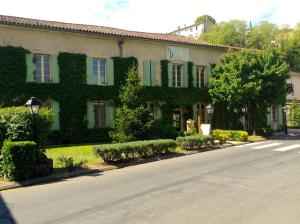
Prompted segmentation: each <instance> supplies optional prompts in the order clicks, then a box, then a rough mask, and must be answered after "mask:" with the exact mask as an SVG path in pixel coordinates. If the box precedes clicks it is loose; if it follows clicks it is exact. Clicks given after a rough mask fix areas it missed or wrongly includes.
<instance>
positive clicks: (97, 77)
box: [93, 58, 107, 85]
mask: <svg viewBox="0 0 300 224" xmlns="http://www.w3.org/2000/svg"><path fill="white" fill-rule="evenodd" d="M106 70H107V69H106V60H105V59H101V58H93V77H94V81H95V83H96V84H97V85H106V84H107V77H106V76H107V75H106Z"/></svg>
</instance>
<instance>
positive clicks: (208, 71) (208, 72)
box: [207, 64, 211, 87]
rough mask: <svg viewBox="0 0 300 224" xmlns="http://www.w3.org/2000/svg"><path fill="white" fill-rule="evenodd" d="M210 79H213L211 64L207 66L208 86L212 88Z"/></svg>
mask: <svg viewBox="0 0 300 224" xmlns="http://www.w3.org/2000/svg"><path fill="white" fill-rule="evenodd" d="M210 78H211V64H208V65H207V85H208V87H211V83H210Z"/></svg>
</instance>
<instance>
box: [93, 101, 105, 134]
mask: <svg viewBox="0 0 300 224" xmlns="http://www.w3.org/2000/svg"><path fill="white" fill-rule="evenodd" d="M106 107H107V105H106V103H102V102H101V103H94V118H95V128H105V127H107V123H106V116H107V114H106Z"/></svg>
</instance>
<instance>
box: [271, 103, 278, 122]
mask: <svg viewBox="0 0 300 224" xmlns="http://www.w3.org/2000/svg"><path fill="white" fill-rule="evenodd" d="M271 109H272V121H274V122H277V110H276V106H274V105H272V106H271Z"/></svg>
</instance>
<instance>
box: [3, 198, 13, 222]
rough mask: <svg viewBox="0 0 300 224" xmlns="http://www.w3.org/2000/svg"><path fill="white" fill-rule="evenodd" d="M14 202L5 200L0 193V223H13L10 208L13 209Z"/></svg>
mask: <svg viewBox="0 0 300 224" xmlns="http://www.w3.org/2000/svg"><path fill="white" fill-rule="evenodd" d="M13 207H14V203H10V202H5V201H4V200H3V198H2V197H1V195H0V223H1V224H14V223H16V221H15V220H14V218H13V216H12V214H11V212H10V210H11V209H13Z"/></svg>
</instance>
